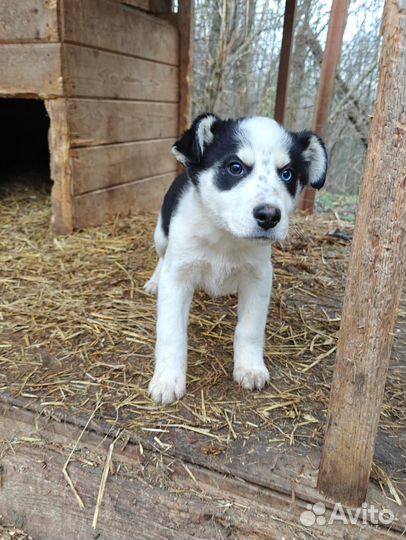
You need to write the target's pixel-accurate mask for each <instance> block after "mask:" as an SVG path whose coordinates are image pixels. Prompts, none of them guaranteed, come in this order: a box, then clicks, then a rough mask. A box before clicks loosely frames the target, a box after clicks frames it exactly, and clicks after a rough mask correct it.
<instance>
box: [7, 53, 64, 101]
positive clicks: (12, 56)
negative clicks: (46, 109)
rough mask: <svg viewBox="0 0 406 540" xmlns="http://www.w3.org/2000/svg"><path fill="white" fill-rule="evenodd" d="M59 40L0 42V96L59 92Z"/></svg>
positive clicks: (49, 94)
mask: <svg viewBox="0 0 406 540" xmlns="http://www.w3.org/2000/svg"><path fill="white" fill-rule="evenodd" d="M60 48H61V45H60V44H58V43H46V44H43V43H38V44H35V45H28V44H14V45H0V96H8V97H12V96H19V95H21V96H24V97H27V96H39V97H42V98H49V97H55V96H62V78H61V65H60V52H61V51H60Z"/></svg>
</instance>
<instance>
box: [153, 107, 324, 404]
mask: <svg viewBox="0 0 406 540" xmlns="http://www.w3.org/2000/svg"><path fill="white" fill-rule="evenodd" d="M172 151H173V154H174V155H175V156H176V158H177V159H178V160H179V161H180V162H181V163H182V164H183V165H184V166H185V167H186V172H184V173H183V174H181V175H180V176H178V177H177V178H176V179H175V181H174V182H173V184H172V185H171V187H170V188H169V190H168V192H167V194H166V195H165V198H164V201H163V205H162V208H161V212H160V215H159V218H158V223H157V226H156V229H155V234H154V240H155V246H156V251H157V253H158V255H159V262H158V265H157V267H156V269H155V272H154V274H153V276H152V277H151V279H150V280H149V281H148V282H147V283H146V285H145V289H146V290H147V291H148V292H150V293H154V292H156V291H158V316H157V339H156V349H155V372H154V376H153V378H152V380H151V382H150V384H149V392H150V395H151V396H152V398H153V399H154V400H155V401H156V402H158V403H162V404H168V403H172V402H173V401H176V400H177V399H180V398H181V397H182V396H183V395H184V394H185V392H186V363H187V324H188V315H189V308H190V304H191V301H192V296H193V292H194V290H195V289H203V290H204V291H206V292H207V293H208V294H210V295H212V296H219V295H225V294H230V293H234V292H238V324H237V327H236V331H235V337H234V372H233V376H234V380H235V381H236V382H237V383H239V384H241V385H242V386H243V387H244V388H247V389H249V390H253V389H258V390H260V389H261V388H262V387H263V386H264V385H265V384H266V383H267V381H268V380H269V373H268V370H267V368H266V367H265V363H264V358H263V348H264V335H265V325H266V318H267V311H268V305H269V300H270V296H271V289H272V264H271V242H272V241H273V240H279V241H281V240H284V239H285V238H286V236H287V234H288V228H289V214H290V213H291V211H292V210H293V208H294V206H295V203H296V202H297V201H298V198H299V195H300V193H301V192H302V190H303V188H304V186H306V185H307V184H310V185H311V186H313V187H314V188H316V189H319V188H321V187H322V186H323V184H324V181H325V178H326V173H327V153H326V149H325V146H324V144H323V142H322V140H321V139H320V137H318V136H317V135H316V134H315V133H312V132H310V131H304V132H301V133H290V132H289V131H287V130H285V129H284V128H283V127H282V126H280V125H279V124H278V123H277V122H275V121H274V120H271V119H270V118H263V117H252V118H241V119H238V120H220V118H218V117H217V116H215V115H213V114H203V115H201V116H199V117H198V118H196V119H195V121H194V122H193V124H192V126H191V128H190V129H189V130H188V131H186V132H185V133H184V135H183V136H182V138H181V139H180V140H179V141H177V142H176V143H175V145H174V146H173V148H172Z"/></svg>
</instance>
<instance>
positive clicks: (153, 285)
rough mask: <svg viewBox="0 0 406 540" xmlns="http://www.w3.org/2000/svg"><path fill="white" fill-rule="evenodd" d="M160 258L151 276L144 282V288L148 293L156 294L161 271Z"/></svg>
mask: <svg viewBox="0 0 406 540" xmlns="http://www.w3.org/2000/svg"><path fill="white" fill-rule="evenodd" d="M161 268H162V259H161V258H160V259H159V261H158V264H157V265H156V267H155V270H154V273H153V274H152V276H151V278H150V279H149V280H148V281H147V282H146V283H145V285H144V289H145V290H146V291H147V293H149V294H156V293H157V290H158V283H159V274H160V273H161Z"/></svg>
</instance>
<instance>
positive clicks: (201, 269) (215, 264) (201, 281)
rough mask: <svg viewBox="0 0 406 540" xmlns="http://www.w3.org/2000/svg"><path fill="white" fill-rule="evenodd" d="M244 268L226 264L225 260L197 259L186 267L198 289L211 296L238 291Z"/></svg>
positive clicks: (187, 273)
mask: <svg viewBox="0 0 406 540" xmlns="http://www.w3.org/2000/svg"><path fill="white" fill-rule="evenodd" d="M243 271H244V268H243V267H241V266H238V267H235V266H233V265H231V264H226V263H224V261H216V260H214V261H208V260H202V261H195V262H194V263H193V264H192V265H191V266H190V267H189V268H187V267H186V268H185V272H186V275H188V276H189V279H191V280H192V281H193V284H194V286H195V288H196V289H201V290H203V291H205V292H206V293H207V294H210V295H211V296H222V295H225V294H231V293H235V292H237V289H238V284H239V282H240V277H241V273H242V272H243Z"/></svg>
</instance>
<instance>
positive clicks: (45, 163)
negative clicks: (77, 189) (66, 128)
mask: <svg viewBox="0 0 406 540" xmlns="http://www.w3.org/2000/svg"><path fill="white" fill-rule="evenodd" d="M0 125H1V131H0V148H1V159H0V190H1V192H3V194H4V193H10V192H13V191H18V190H21V189H30V190H33V191H36V190H40V191H41V192H43V191H46V192H47V193H50V191H51V185H52V182H51V178H50V166H49V160H50V153H49V147H48V130H49V126H50V121H49V116H48V114H47V112H46V109H45V105H44V102H43V101H41V100H37V99H8V98H3V99H0ZM1 192H0V193H1Z"/></svg>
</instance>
